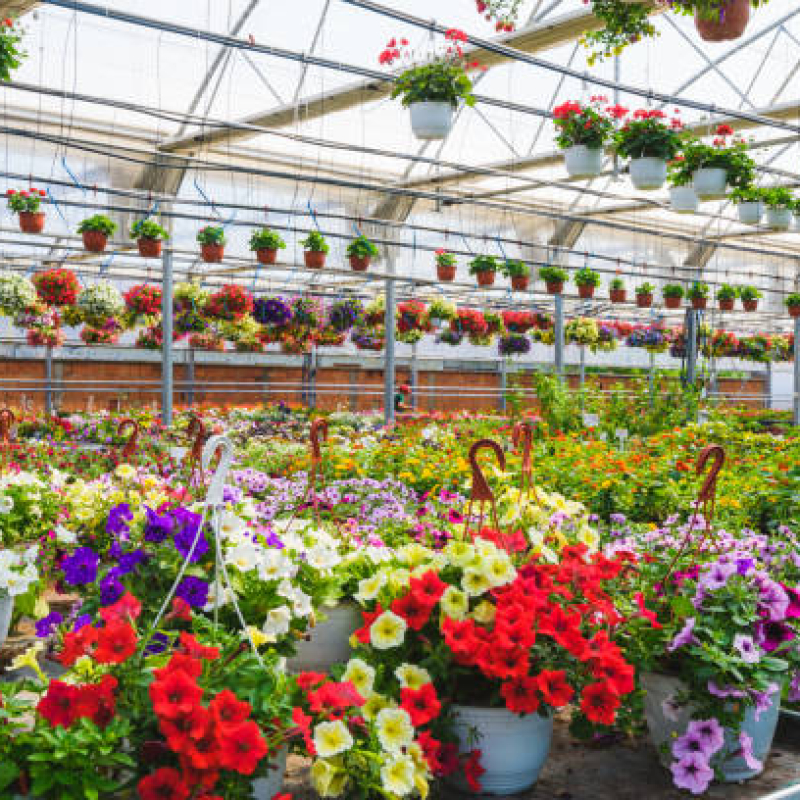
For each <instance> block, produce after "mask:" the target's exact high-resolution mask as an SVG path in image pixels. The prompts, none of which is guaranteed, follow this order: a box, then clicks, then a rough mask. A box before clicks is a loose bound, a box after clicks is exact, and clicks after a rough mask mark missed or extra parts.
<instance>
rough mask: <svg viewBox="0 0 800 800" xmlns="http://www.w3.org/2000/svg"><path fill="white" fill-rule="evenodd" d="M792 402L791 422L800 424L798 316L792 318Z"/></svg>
mask: <svg viewBox="0 0 800 800" xmlns="http://www.w3.org/2000/svg"><path fill="white" fill-rule="evenodd" d="M793 400H794V402H793V403H792V407H793V422H794V424H795V425H800V317H795V318H794V398H793Z"/></svg>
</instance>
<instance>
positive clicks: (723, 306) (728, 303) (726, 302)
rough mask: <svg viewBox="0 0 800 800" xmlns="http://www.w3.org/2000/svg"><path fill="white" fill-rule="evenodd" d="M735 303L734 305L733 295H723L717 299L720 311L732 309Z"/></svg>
mask: <svg viewBox="0 0 800 800" xmlns="http://www.w3.org/2000/svg"><path fill="white" fill-rule="evenodd" d="M735 305H736V298H735V297H725V298H720V299H719V310H720V311H733V309H734V306H735Z"/></svg>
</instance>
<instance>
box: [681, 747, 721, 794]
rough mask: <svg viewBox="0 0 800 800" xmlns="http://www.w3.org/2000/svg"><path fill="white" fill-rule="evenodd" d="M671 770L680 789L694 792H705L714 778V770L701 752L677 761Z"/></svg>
mask: <svg viewBox="0 0 800 800" xmlns="http://www.w3.org/2000/svg"><path fill="white" fill-rule="evenodd" d="M670 770H671V771H672V779H673V781H674V783H675V785H676V786H677V787H678V788H679V789H688V790H689V791H690V792H691V793H692V794H703V792H705V790H706V789H708V787H709V785H710V784H711V781H712V780H713V778H714V770H713V769H711V767H710V766H709V765H708V761H707V759H705V758H703V756H702V755H700V754H699V753H695V754H693V755H690V756H686V758H682V759H681V760H680V761H676V762H675V763H673V764H672V766H671V767H670Z"/></svg>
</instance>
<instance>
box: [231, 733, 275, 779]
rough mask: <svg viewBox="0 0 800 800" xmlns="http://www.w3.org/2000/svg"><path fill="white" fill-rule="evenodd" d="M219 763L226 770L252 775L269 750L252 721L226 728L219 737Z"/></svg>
mask: <svg viewBox="0 0 800 800" xmlns="http://www.w3.org/2000/svg"><path fill="white" fill-rule="evenodd" d="M219 748H220V751H219V761H220V764H221V766H223V767H225V768H226V769H231V770H234V771H235V772H238V773H240V774H241V775H252V774H253V773H254V772H255V770H256V767H258V764H259V762H260V761H261V759H263V758H264V757H265V756H266V755H267V753H269V748H268V747H267V743H266V742H265V741H264V737H263V736H262V735H261V731H260V730H259V728H258V725H256V723H255V722H253V721H252V720H248V721H247V722H243V723H241V725H236V726H234V727H230V728H225V730H224V732H223V733H222V735H221V736H220V737H219Z"/></svg>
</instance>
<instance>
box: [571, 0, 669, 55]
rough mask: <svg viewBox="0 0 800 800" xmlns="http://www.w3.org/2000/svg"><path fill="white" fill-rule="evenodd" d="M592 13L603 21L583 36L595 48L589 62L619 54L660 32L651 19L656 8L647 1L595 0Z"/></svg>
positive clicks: (587, 45) (582, 38) (584, 41)
mask: <svg viewBox="0 0 800 800" xmlns="http://www.w3.org/2000/svg"><path fill="white" fill-rule="evenodd" d="M591 3H592V13H593V14H594V15H595V17H597V18H598V19H600V20H601V21H602V22H603V26H602V27H601V28H600V29H599V30H591V31H587V32H586V33H584V34H583V36H582V37H581V40H580V41H581V43H582V44H583V45H584V47H587V48H589V49H591V50H592V52H591V53H590V54H589V56H588V57H587V59H586V61H587V63H588V65H589V66H590V67H591V66H594V65H595V64H596V63H597V62H598V61H603V60H604V59H606V58H613V57H614V56H618V55H619V54H620V53H621V52H622V51H623V50H624V49H625V48H626V47H627V46H628V45H630V44H634V43H635V42H639V41H641V40H642V39H649V38H651V37H654V36H656V35H657V32H656V29H655V27H654V26H653V23H652V22H650V14H651V13H652V8H651V7H650V6H648V5H647V4H645V3H633V2H628V1H627V0H591Z"/></svg>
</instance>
